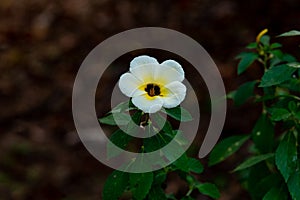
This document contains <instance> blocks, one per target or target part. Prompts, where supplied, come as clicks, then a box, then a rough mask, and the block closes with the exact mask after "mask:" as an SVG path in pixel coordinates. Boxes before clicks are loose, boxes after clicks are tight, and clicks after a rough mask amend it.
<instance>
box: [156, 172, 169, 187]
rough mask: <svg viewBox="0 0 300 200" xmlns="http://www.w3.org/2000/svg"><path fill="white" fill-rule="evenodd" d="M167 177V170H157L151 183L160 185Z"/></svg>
mask: <svg viewBox="0 0 300 200" xmlns="http://www.w3.org/2000/svg"><path fill="white" fill-rule="evenodd" d="M166 178H167V172H165V171H164V170H159V171H157V172H156V173H155V175H154V180H153V185H161V184H162V183H163V182H165V180H166Z"/></svg>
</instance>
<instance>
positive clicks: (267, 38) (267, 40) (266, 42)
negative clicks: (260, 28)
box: [260, 35, 270, 46]
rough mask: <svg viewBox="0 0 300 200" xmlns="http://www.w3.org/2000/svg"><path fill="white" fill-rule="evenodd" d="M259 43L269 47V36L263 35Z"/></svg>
mask: <svg viewBox="0 0 300 200" xmlns="http://www.w3.org/2000/svg"><path fill="white" fill-rule="evenodd" d="M260 42H261V43H262V44H263V45H264V46H269V45H270V36H268V35H263V36H262V37H261V38H260Z"/></svg>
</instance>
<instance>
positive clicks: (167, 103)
mask: <svg viewBox="0 0 300 200" xmlns="http://www.w3.org/2000/svg"><path fill="white" fill-rule="evenodd" d="M165 87H166V88H167V89H168V90H169V94H167V96H165V97H164V98H163V100H164V104H163V107H165V108H173V107H176V106H178V105H179V104H180V103H181V102H182V101H183V100H184V98H185V95H186V87H185V85H184V84H183V83H181V82H178V81H174V82H172V83H169V84H167V85H165Z"/></svg>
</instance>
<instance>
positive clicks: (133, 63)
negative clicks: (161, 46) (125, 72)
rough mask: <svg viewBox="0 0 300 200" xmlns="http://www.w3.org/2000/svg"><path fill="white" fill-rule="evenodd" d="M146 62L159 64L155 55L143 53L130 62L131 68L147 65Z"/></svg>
mask: <svg viewBox="0 0 300 200" xmlns="http://www.w3.org/2000/svg"><path fill="white" fill-rule="evenodd" d="M145 64H159V63H158V62H157V60H156V59H155V58H153V57H150V56H146V55H142V56H138V57H135V58H134V59H133V60H132V61H131V62H130V71H131V69H133V68H135V67H138V66H141V65H145Z"/></svg>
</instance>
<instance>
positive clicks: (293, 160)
mask: <svg viewBox="0 0 300 200" xmlns="http://www.w3.org/2000/svg"><path fill="white" fill-rule="evenodd" d="M275 161H276V165H277V167H278V169H279V171H280V172H281V174H282V176H283V178H284V180H285V181H286V182H287V181H288V179H289V177H290V176H291V175H292V174H293V173H294V172H295V171H296V169H297V163H299V160H298V158H297V142H296V138H295V136H294V134H293V133H292V132H289V133H288V134H286V135H285V136H284V138H283V140H281V141H280V144H279V145H278V148H277V150H276V154H275Z"/></svg>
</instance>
